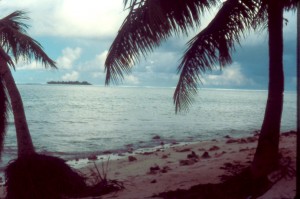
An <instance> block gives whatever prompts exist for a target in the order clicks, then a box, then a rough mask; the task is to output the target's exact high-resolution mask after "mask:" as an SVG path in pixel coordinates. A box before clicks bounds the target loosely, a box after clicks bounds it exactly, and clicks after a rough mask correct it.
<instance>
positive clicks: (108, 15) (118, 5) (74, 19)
mask: <svg viewBox="0 0 300 199" xmlns="http://www.w3.org/2000/svg"><path fill="white" fill-rule="evenodd" d="M1 7H2V8H1V10H4V8H5V10H6V12H5V13H8V12H12V11H14V10H15V9H22V10H24V9H25V10H27V11H29V12H30V13H29V16H30V17H31V19H32V24H33V25H32V28H31V30H30V31H32V32H33V33H34V34H35V35H48V36H59V37H65V36H80V37H101V36H102V37H103V36H110V35H111V34H116V32H117V30H118V28H119V27H120V25H121V24H122V22H123V20H124V18H125V16H126V14H127V12H124V11H123V0H113V1H99V0H85V1H74V0H43V1H40V0H22V1H19V0H2V1H1ZM8 10H9V11H8ZM2 13H3V12H2Z"/></svg>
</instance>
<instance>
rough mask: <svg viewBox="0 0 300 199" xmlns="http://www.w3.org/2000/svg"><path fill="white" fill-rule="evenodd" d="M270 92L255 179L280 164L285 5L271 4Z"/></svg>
mask: <svg viewBox="0 0 300 199" xmlns="http://www.w3.org/2000/svg"><path fill="white" fill-rule="evenodd" d="M269 2H270V3H269V6H268V28H269V93H268V100H267V105H266V110H265V117H264V121H263V124H262V128H261V133H260V136H259V140H258V146H257V148H256V153H255V155H254V159H253V162H252V165H251V172H252V176H253V177H254V178H260V177H263V176H266V175H267V174H269V173H270V172H271V171H272V170H273V169H275V167H276V166H277V165H278V160H279V157H278V156H279V154H278V149H279V136H280V123H281V115H282V107H283V91H284V73H283V58H282V57H283V32H282V28H283V6H282V4H281V0H272V2H271V1H269Z"/></svg>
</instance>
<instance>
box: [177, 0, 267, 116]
mask: <svg viewBox="0 0 300 199" xmlns="http://www.w3.org/2000/svg"><path fill="white" fill-rule="evenodd" d="M259 8H260V4H259V1H255V0H244V1H243V3H242V2H241V1H239V0H228V1H226V2H225V3H224V4H223V6H222V8H221V9H220V10H219V12H218V13H217V15H216V16H215V17H214V19H213V20H212V21H211V22H210V23H209V25H208V26H207V27H206V28H205V29H203V30H202V31H201V32H200V33H199V34H198V35H197V36H195V37H194V38H193V39H192V40H190V41H189V42H188V49H187V51H186V53H185V54H184V56H183V59H182V62H181V63H180V65H179V67H178V73H180V79H179V81H178V84H177V87H176V90H175V93H174V97H173V99H174V103H175V110H176V112H177V111H180V110H182V109H183V110H185V109H187V108H188V105H189V104H190V103H191V102H192V100H193V96H194V95H195V94H196V92H197V87H198V83H199V82H201V80H200V76H201V74H203V73H205V72H206V71H207V70H212V68H213V67H215V66H216V65H218V64H219V65H220V67H221V68H222V67H224V66H225V65H227V64H230V63H231V62H232V60H231V52H232V51H233V50H234V49H235V44H239V42H240V38H241V37H242V36H243V35H244V33H245V31H246V30H249V29H251V28H253V27H257V26H258V24H257V22H258V21H254V19H255V17H256V16H257V11H258V10H259ZM259 22H260V23H262V21H259Z"/></svg>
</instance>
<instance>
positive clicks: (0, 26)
mask: <svg viewBox="0 0 300 199" xmlns="http://www.w3.org/2000/svg"><path fill="white" fill-rule="evenodd" d="M27 19H29V18H28V17H27V16H26V13H25V12H23V11H16V12H13V13H12V14H10V15H8V16H7V17H4V18H3V19H1V20H0V45H1V47H2V48H3V49H4V50H5V51H6V52H8V53H12V55H13V56H14V58H15V60H16V62H17V61H18V60H19V58H23V59H25V61H31V60H32V59H34V60H36V61H40V62H41V63H42V64H43V65H44V66H45V67H52V68H56V66H55V62H54V61H53V60H52V59H50V58H49V57H48V55H47V54H46V53H45V52H44V51H43V48H42V46H41V44H40V43H39V42H37V41H36V40H34V39H32V38H31V37H29V36H28V35H27V34H26V29H27V28H28V25H27V24H25V23H23V22H22V21H24V20H27Z"/></svg>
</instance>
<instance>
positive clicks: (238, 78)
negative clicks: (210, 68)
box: [202, 63, 254, 86]
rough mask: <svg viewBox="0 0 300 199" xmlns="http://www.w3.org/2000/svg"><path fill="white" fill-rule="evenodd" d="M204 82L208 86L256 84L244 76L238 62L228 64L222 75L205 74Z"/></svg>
mask: <svg viewBox="0 0 300 199" xmlns="http://www.w3.org/2000/svg"><path fill="white" fill-rule="evenodd" d="M202 82H203V84H204V85H207V86H245V85H253V84H254V81H253V80H252V79H249V78H247V77H245V76H244V74H243V73H242V72H241V66H240V65H239V64H238V63H233V64H232V65H231V66H228V67H227V68H225V69H224V70H223V71H222V73H221V74H220V75H204V77H203V79H202Z"/></svg>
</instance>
